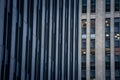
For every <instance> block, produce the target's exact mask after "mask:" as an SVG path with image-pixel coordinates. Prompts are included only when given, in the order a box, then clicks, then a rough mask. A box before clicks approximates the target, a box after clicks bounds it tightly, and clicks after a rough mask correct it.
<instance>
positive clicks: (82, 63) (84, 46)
mask: <svg viewBox="0 0 120 80" xmlns="http://www.w3.org/2000/svg"><path fill="white" fill-rule="evenodd" d="M81 55H82V60H81V71H82V72H81V75H82V76H81V79H82V80H85V79H86V19H83V20H82V52H81Z"/></svg>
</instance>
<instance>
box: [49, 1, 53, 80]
mask: <svg viewBox="0 0 120 80" xmlns="http://www.w3.org/2000/svg"><path fill="white" fill-rule="evenodd" d="M52 12H53V0H50V17H49V21H50V22H49V25H50V29H49V58H48V60H49V63H48V64H49V67H48V80H51V43H52V21H53V20H52V16H53V15H52V14H53V13H52Z"/></svg>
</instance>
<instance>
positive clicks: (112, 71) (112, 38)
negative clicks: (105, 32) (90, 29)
mask: <svg viewBox="0 0 120 80" xmlns="http://www.w3.org/2000/svg"><path fill="white" fill-rule="evenodd" d="M110 8H111V20H110V29H111V30H110V44H111V45H110V46H111V47H110V48H111V49H110V50H111V52H110V59H111V60H110V62H111V63H110V64H111V80H115V59H114V0H111V7H110Z"/></svg>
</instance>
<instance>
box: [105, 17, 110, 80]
mask: <svg viewBox="0 0 120 80" xmlns="http://www.w3.org/2000/svg"><path fill="white" fill-rule="evenodd" d="M105 73H106V80H110V18H106V19H105Z"/></svg>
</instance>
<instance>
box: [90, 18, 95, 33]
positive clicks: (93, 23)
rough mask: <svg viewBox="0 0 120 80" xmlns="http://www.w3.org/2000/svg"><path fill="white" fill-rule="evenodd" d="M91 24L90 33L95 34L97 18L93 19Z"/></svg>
mask: <svg viewBox="0 0 120 80" xmlns="http://www.w3.org/2000/svg"><path fill="white" fill-rule="evenodd" d="M90 26H91V29H90V33H91V34H95V19H91V21H90Z"/></svg>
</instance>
